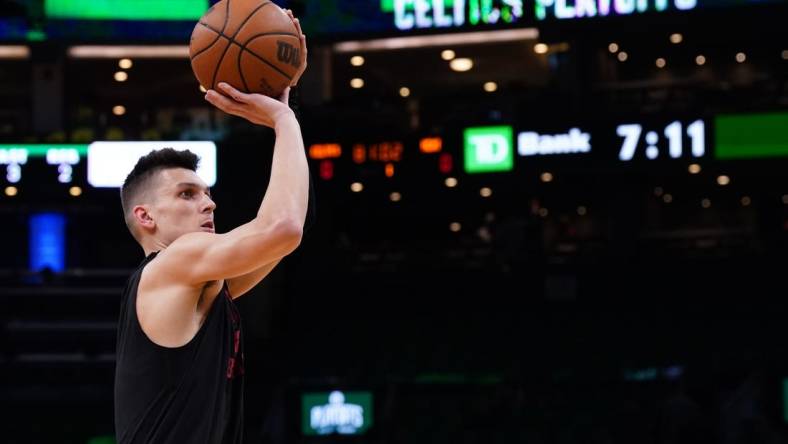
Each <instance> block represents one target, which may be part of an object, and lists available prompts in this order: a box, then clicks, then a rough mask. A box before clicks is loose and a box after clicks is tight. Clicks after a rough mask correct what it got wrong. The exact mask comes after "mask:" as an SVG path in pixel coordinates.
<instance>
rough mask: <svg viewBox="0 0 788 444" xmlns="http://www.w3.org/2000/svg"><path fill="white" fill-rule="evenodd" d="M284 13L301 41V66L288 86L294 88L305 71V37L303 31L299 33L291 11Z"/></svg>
mask: <svg viewBox="0 0 788 444" xmlns="http://www.w3.org/2000/svg"><path fill="white" fill-rule="evenodd" d="M285 13H286V14H287V16H288V17H290V20H292V21H293V25H295V28H296V31H297V32H298V36H299V39H300V40H301V48H300V50H299V54H300V56H301V64H300V65H299V68H298V72H296V74H295V75H294V76H293V80H291V81H290V86H291V87H293V86H296V85H297V84H298V81H299V80H301V76H302V75H303V74H304V71H306V65H307V62H306V55H307V48H306V36H305V35H304V33H303V31H301V22H300V21H299V20H298V19H297V18H295V16H293V11H292V10H290V9H286V10H285Z"/></svg>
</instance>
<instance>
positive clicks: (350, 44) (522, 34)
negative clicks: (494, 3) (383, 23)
mask: <svg viewBox="0 0 788 444" xmlns="http://www.w3.org/2000/svg"><path fill="white" fill-rule="evenodd" d="M538 38H539V30H538V29H536V28H522V29H504V30H498V31H477V32H464V33H456V34H454V33H452V34H436V35H419V36H408V37H391V38H385V39H375V40H354V41H347V42H339V43H336V44H334V51H336V52H338V53H348V52H361V51H384V50H389V49H408V48H424V47H428V46H459V45H473V44H481V43H496V42H513V41H521V40H537V39H538Z"/></svg>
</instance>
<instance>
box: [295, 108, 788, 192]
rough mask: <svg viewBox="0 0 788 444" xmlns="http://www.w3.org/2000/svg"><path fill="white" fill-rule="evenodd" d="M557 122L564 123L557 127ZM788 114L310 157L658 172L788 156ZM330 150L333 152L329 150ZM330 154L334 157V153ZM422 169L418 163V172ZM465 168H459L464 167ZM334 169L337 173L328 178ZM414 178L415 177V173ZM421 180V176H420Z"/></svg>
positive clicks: (451, 134) (455, 139)
mask: <svg viewBox="0 0 788 444" xmlns="http://www.w3.org/2000/svg"><path fill="white" fill-rule="evenodd" d="M556 122H557V123H556ZM785 128H788V112H764V113H747V114H720V115H709V116H702V115H684V116H671V115H663V116H660V117H645V118H643V117H640V118H637V117H633V118H622V119H613V120H603V121H587V122H582V121H577V122H573V121H568V120H567V119H559V118H556V119H554V120H553V121H552V122H547V121H543V122H541V123H538V122H536V123H535V122H531V121H529V122H528V123H527V124H524V123H517V122H515V123H512V124H500V123H497V124H492V125H474V126H469V127H465V128H454V129H452V130H450V131H449V130H447V131H446V133H445V134H443V135H441V136H440V137H438V136H435V135H434V134H424V135H421V136H418V137H409V138H404V140H396V139H395V138H388V139H385V140H384V139H381V140H375V141H369V140H367V141H359V140H348V141H345V142H344V143H343V142H340V141H332V142H331V143H321V144H315V145H313V146H312V147H310V150H309V157H310V158H311V159H312V160H313V161H315V162H318V163H319V164H320V168H319V171H320V172H321V175H320V177H321V178H323V179H325V180H331V179H332V178H333V177H334V171H336V170H339V171H345V172H346V173H347V174H350V175H351V176H354V177H359V176H363V175H366V176H369V175H370V172H372V173H371V174H372V175H374V174H376V172H377V173H380V174H381V175H383V174H385V176H386V177H389V178H391V177H392V176H394V173H393V172H394V171H399V170H402V171H405V172H408V173H410V172H412V171H415V170H416V169H417V168H420V166H421V165H422V164H423V163H424V162H423V159H434V161H431V165H432V170H431V173H430V170H426V171H425V170H423V169H419V171H420V172H421V173H423V174H451V175H456V174H457V173H465V174H491V173H509V174H514V175H517V174H518V172H520V171H522V170H524V169H529V168H539V167H545V166H549V167H550V168H555V169H561V168H562V167H566V168H571V169H573V170H585V171H590V172H594V171H626V170H633V171H654V172H659V171H660V170H661V169H662V168H664V167H670V165H682V166H684V165H687V164H690V163H695V162H699V163H700V162H725V161H734V160H753V159H778V158H788V132H787V131H785ZM327 147H331V149H330V150H329V149H327ZM326 153H331V155H330V156H328V155H326ZM415 165H419V166H418V167H416V166H415ZM460 167H461V168H462V171H458V170H457V169H458V168H460ZM328 171H330V174H323V173H325V172H328ZM408 177H410V178H413V176H411V175H408ZM413 179H414V180H415V178H413Z"/></svg>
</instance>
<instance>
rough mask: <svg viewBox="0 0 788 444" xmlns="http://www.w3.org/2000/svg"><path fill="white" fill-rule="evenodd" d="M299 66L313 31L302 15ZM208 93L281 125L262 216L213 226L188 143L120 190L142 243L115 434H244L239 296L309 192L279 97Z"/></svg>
mask: <svg viewBox="0 0 788 444" xmlns="http://www.w3.org/2000/svg"><path fill="white" fill-rule="evenodd" d="M288 16H289V17H290V19H291V20H293V22H294V24H295V26H296V29H297V31H298V35H299V36H300V41H301V48H300V59H301V60H300V68H299V70H298V72H297V74H296V76H295V77H294V78H293V81H292V82H291V86H294V85H295V84H296V83H297V82H298V80H299V79H300V77H301V75H302V74H303V72H304V70H305V69H306V52H307V51H306V38H305V37H304V35H303V33H302V32H301V27H300V25H299V23H298V20H297V19H294V18H293V15H292V12H290V11H288ZM219 89H220V90H221V91H222V93H223V94H219V93H218V92H216V91H213V90H211V91H208V93H207V94H206V100H208V101H209V102H210V103H211V104H213V105H214V106H216V107H217V108H219V109H221V110H222V111H225V112H227V113H229V114H233V115H236V116H240V117H243V118H245V119H247V120H248V121H250V122H252V123H255V124H258V125H264V126H268V127H271V128H273V129H274V130H275V132H276V143H275V145H274V154H273V163H272V166H271V178H270V181H269V184H268V189H267V191H266V193H265V196H264V198H263V200H262V204H261V205H260V209H259V211H258V213H257V216H256V217H255V218H254V219H253V220H252V221H251V222H249V223H247V224H245V225H242V226H240V227H238V228H236V229H234V230H232V231H230V232H228V233H224V234H217V233H215V228H214V222H213V212H214V209H215V208H216V204H215V203H214V201H213V200H212V199H211V195H210V191H209V190H208V187H207V186H206V185H205V183H204V182H203V181H202V180H201V179H200V177H199V176H198V175H197V174H196V172H195V170H196V167H197V162H198V160H199V159H198V158H197V157H196V156H195V155H193V154H191V153H190V152H188V151H185V152H178V151H174V150H172V149H164V150H160V151H154V152H152V153H151V154H149V155H147V156H145V157H143V158H141V159H140V160H139V162H138V163H137V165H136V166H135V167H134V170H133V171H132V172H131V173H130V174H129V176H128V177H127V179H126V182H125V183H124V185H123V188H122V190H121V200H122V206H123V211H124V215H125V218H126V223H127V225H128V227H129V230H130V231H131V233H132V235H133V236H134V238H135V239H136V240H137V242H138V243H139V244H140V246H141V247H142V249H143V250H144V252H145V256H146V258H145V260H144V261H143V262H142V264H141V265H140V266H139V268H138V269H137V270H136V271H135V273H134V274H133V275H132V276H131V278H130V279H129V281H128V284H127V287H126V289H125V291H124V294H123V299H122V301H121V313H120V320H119V323H118V344H117V367H116V379H115V426H116V435H117V441H118V443H121V444H126V443H156V444H162V443H173V444H185V443H188V444H194V443H217V444H218V443H240V442H241V440H242V434H243V433H242V424H243V399H242V394H243V344H242V341H241V339H242V338H241V326H240V317H239V315H238V311H237V309H236V308H235V306H234V304H233V301H232V299H235V298H237V297H239V296H241V295H243V294H244V293H246V292H247V291H248V290H249V289H251V288H252V287H254V286H255V285H256V284H257V283H258V282H260V281H261V280H262V279H263V278H264V277H265V276H266V275H268V273H269V272H270V271H271V270H272V269H273V268H274V267H275V266H276V265H277V264H278V263H279V261H280V260H281V259H282V258H283V257H284V256H287V255H288V254H290V253H291V252H293V250H295V249H296V248H297V247H298V245H299V243H300V241H301V235H302V230H303V226H304V222H305V218H306V213H307V205H308V200H309V171H308V166H307V160H306V156H305V153H304V146H303V141H302V138H301V130H300V127H299V124H298V121H297V120H296V117H295V114H294V112H293V111H292V110H291V109H290V107H289V106H288V105H287V103H288V98H289V96H288V95H289V88H288V89H287V90H286V91H285V93H284V94H283V96H282V97H280V98H279V100H275V99H272V98H270V97H266V96H262V95H258V94H243V93H241V92H239V91H237V90H236V89H234V88H232V87H230V86H229V85H226V84H223V83H222V84H220V85H219Z"/></svg>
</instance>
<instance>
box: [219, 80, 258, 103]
mask: <svg viewBox="0 0 788 444" xmlns="http://www.w3.org/2000/svg"><path fill="white" fill-rule="evenodd" d="M219 88H220V89H221V90H222V91H224V92H225V93H226V94H227V95H228V96H230V97H232V98H233V99H234V100H235V101H237V102H241V103H249V99H250V97H249V95H248V94H244V93H242V92H241V91H238V90H237V89H235V88H233V87H232V86H230V85H229V84H228V83H224V82H220V83H219Z"/></svg>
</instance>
